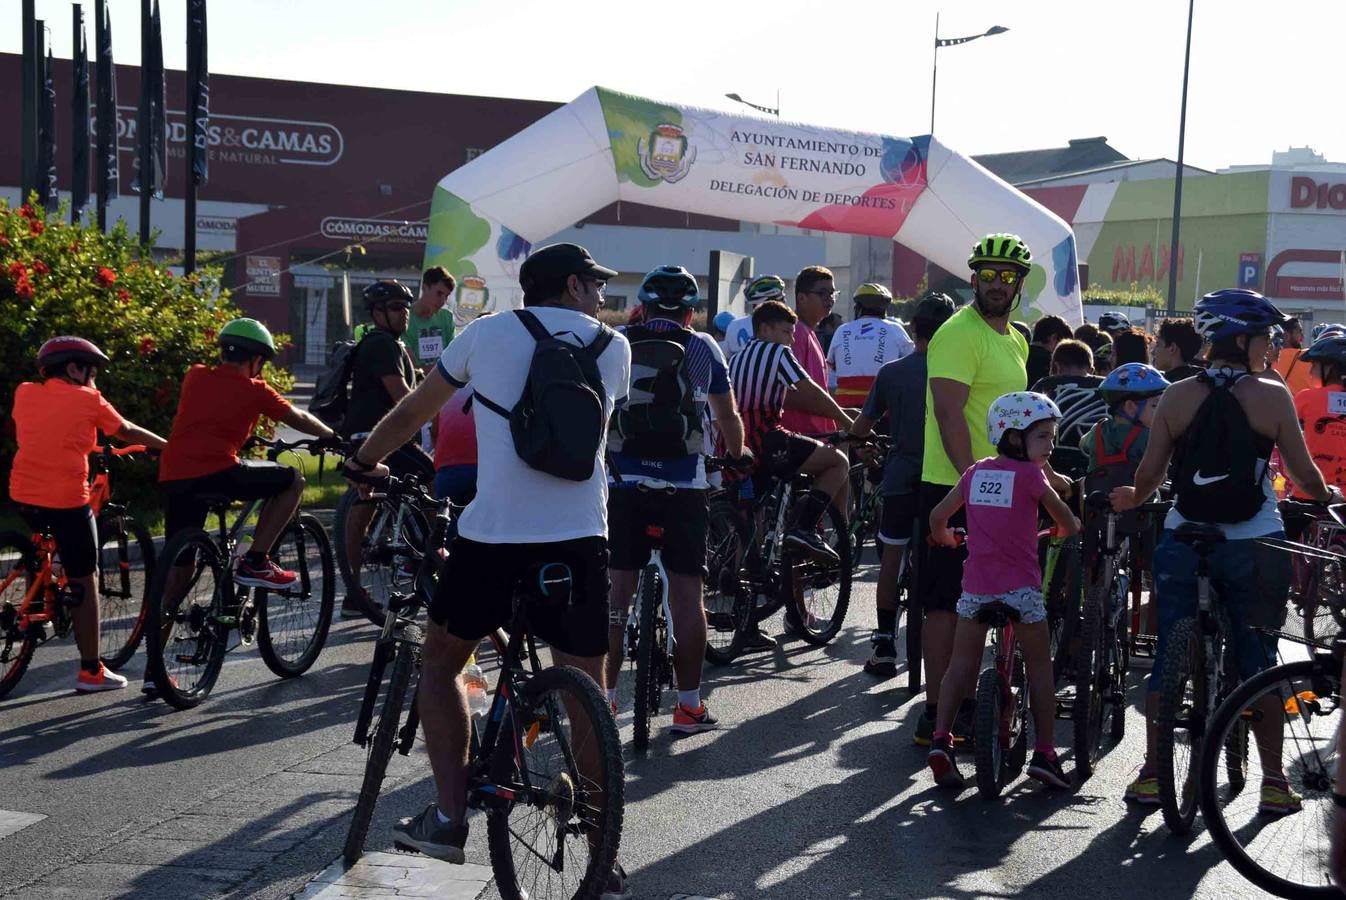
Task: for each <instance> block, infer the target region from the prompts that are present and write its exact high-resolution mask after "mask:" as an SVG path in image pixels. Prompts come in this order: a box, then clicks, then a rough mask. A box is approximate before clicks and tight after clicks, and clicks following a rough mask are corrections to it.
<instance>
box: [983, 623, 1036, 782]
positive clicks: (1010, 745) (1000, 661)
mask: <svg viewBox="0 0 1346 900" xmlns="http://www.w3.org/2000/svg"><path fill="white" fill-rule="evenodd" d="M977 621H978V622H980V623H982V624H983V625H987V626H989V627H990V628H991V648H992V651H993V653H994V656H995V661H994V663H993V664H992V665H990V666H988V667H987V668H985V669H983V670H982V672H981V674H980V675H979V676H977V695H976V696H977V713H976V725H975V726H974V728H975V730H974V732H973V735H974V737H973V740H974V746H975V752H974V756H973V759H974V760H975V762H976V771H977V793H978V794H979V795H980V796H981V798H982V799H983V800H994V799H995V798H996V797H999V796H1000V792H1001V791H1002V790H1003V789H1004V787H1005V785H1007V784H1009V783H1010V782H1011V781H1013V780H1014V779H1015V778H1017V777H1018V776H1019V773H1020V772H1022V771H1023V768H1024V764H1025V763H1027V762H1028V722H1029V716H1030V711H1029V695H1028V677H1027V674H1026V670H1025V668H1024V659H1023V654H1022V653H1021V652H1020V650H1019V642H1018V641H1017V640H1016V639H1015V637H1014V623H1015V622H1018V621H1019V611H1018V610H1016V609H1014V608H1012V607H1009V606H1006V605H1005V604H1003V603H990V604H987V605H986V606H983V607H982V608H981V609H979V610H978V611H977Z"/></svg>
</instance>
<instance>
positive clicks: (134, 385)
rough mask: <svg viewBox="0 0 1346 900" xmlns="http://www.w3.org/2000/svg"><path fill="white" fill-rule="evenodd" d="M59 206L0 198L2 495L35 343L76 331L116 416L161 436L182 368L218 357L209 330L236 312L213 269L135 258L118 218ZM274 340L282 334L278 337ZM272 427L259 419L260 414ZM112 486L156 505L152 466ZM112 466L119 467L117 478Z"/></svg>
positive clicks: (283, 380) (277, 376)
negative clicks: (20, 390) (105, 223)
mask: <svg viewBox="0 0 1346 900" xmlns="http://www.w3.org/2000/svg"><path fill="white" fill-rule="evenodd" d="M68 217H69V214H68V212H67V210H66V209H65V208H64V207H63V208H62V209H61V210H60V212H58V213H55V214H52V215H51V216H48V215H47V214H46V213H45V212H44V211H43V210H42V209H41V208H40V207H39V208H36V209H35V208H34V207H33V206H30V205H24V206H22V207H20V208H19V209H17V210H15V209H11V208H10V207H9V205H8V204H7V203H5V202H3V201H0V417H2V418H3V429H0V479H3V482H4V485H5V492H4V495H3V496H4V497H5V499H8V493H9V492H8V484H9V469H10V465H11V463H12V461H13V458H14V450H15V442H14V422H13V419H12V418H11V417H10V412H11V409H12V404H13V400H14V391H15V389H16V388H17V387H18V386H19V383H20V382H23V381H31V380H36V379H37V378H38V371H37V362H36V357H37V350H38V348H39V347H41V346H42V343H43V342H44V341H46V340H47V339H49V338H52V337H56V336H57V335H63V334H73V335H79V336H80V337H84V338H87V339H89V340H91V341H93V342H94V343H95V344H97V345H98V346H99V347H101V348H102V350H103V352H104V353H106V354H107V355H108V356H109V357H110V358H111V360H112V364H111V365H110V366H109V367H108V369H107V371H106V372H103V373H100V374H99V376H98V388H99V390H100V391H101V392H102V393H103V396H105V397H106V398H107V399H108V401H109V402H111V403H112V405H113V406H115V407H116V408H117V411H118V412H120V413H121V414H122V416H124V417H125V418H127V419H130V420H131V421H132V422H135V423H136V424H137V425H141V426H143V427H145V428H149V429H150V430H151V431H155V432H157V433H159V434H161V435H164V436H165V437H167V435H168V432H169V428H170V426H171V425H172V421H173V414H174V412H175V410H176V409H177V402H178V390H179V387H180V386H181V384H182V378H183V375H184V374H185V373H186V371H187V368H188V367H189V366H191V365H193V364H195V363H203V362H204V363H209V362H214V361H216V360H218V358H219V352H218V349H217V346H216V344H215V336H216V333H217V331H218V329H219V328H220V326H221V325H223V323H225V322H227V321H228V320H229V319H231V318H234V317H235V316H238V315H239V311H238V309H237V308H236V307H235V306H234V305H233V304H232V303H230V302H229V295H228V292H227V291H224V290H222V289H221V288H220V270H219V269H203V270H200V271H198V272H196V273H195V274H193V275H191V276H189V277H187V278H176V277H174V276H173V274H172V273H171V272H169V271H168V269H166V268H163V267H162V266H159V265H157V264H155V263H154V262H153V260H152V259H141V257H140V253H141V248H140V246H139V244H138V243H137V241H136V240H135V238H134V237H133V236H132V235H130V234H129V233H128V232H127V230H126V225H125V223H123V222H118V223H117V225H116V226H115V227H114V228H113V229H112V230H111V231H110V232H109V233H108V234H103V233H102V232H100V231H98V229H97V228H93V227H88V228H86V227H81V226H72V225H70V224H69V223H68V221H67V219H68ZM277 340H278V343H279V342H285V341H286V338H285V336H284V335H278V336H277ZM263 377H265V378H266V379H267V380H268V381H269V382H270V383H271V384H272V385H273V386H275V387H276V388H277V390H281V391H285V390H288V389H289V388H290V386H291V385H292V383H293V379H291V378H290V376H289V375H288V373H286V372H283V371H281V370H277V369H273V368H272V367H270V366H268V367H267V369H266V371H265V372H264V373H263ZM264 425H266V426H267V427H268V429H269V428H270V427H271V426H270V424H269V423H264ZM127 468H128V471H127V472H126V473H125V474H126V477H125V478H120V477H119V483H120V484H121V485H122V486H121V488H120V489H119V494H120V495H121V496H122V497H124V498H142V499H143V501H144V502H145V503H149V504H154V503H157V496H158V494H157V491H155V490H153V489H152V488H150V489H148V490H146V488H149V487H150V482H152V481H153V480H154V478H155V472H154V470H153V466H145V465H135V466H131V467H127ZM120 474H121V473H119V476H120Z"/></svg>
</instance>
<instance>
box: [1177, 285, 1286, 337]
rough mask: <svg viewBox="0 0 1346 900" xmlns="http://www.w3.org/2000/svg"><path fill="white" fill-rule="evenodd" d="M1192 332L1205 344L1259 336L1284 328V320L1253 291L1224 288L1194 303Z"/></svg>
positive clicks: (1274, 307) (1278, 312)
mask: <svg viewBox="0 0 1346 900" xmlns="http://www.w3.org/2000/svg"><path fill="white" fill-rule="evenodd" d="M1192 318H1193V319H1194V321H1195V324H1196V330H1197V332H1198V333H1200V335H1201V336H1202V337H1203V338H1205V339H1206V340H1208V341H1219V340H1223V339H1224V338H1231V337H1237V336H1239V335H1241V334H1263V333H1265V332H1269V331H1271V327H1272V326H1273V325H1284V324H1285V321H1286V316H1285V315H1284V314H1283V313H1282V312H1281V311H1280V310H1279V309H1277V308H1276V305H1275V304H1274V303H1272V302H1271V301H1270V300H1268V299H1267V298H1266V297H1263V296H1262V295H1261V294H1259V293H1257V291H1249V290H1244V289H1243V288H1226V289H1224V290H1222V291H1213V292H1212V293H1209V294H1207V295H1206V296H1204V297H1202V298H1201V299H1200V300H1199V301H1197V304H1196V307H1195V308H1194V309H1193V310H1192Z"/></svg>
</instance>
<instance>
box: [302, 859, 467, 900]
mask: <svg viewBox="0 0 1346 900" xmlns="http://www.w3.org/2000/svg"><path fill="white" fill-rule="evenodd" d="M490 881H491V869H490V867H489V866H479V865H475V864H473V863H466V864H464V865H461V866H455V865H451V864H449V863H446V862H441V861H440V860H437V859H431V858H430V857H428V856H421V855H420V854H415V853H366V854H365V855H364V856H362V857H360V861H359V862H357V863H356V864H355V865H353V866H351V867H350V868H349V869H348V868H346V863H345V861H344V860H343V859H342V858H341V857H337V858H336V860H334V861H333V862H332V864H331V865H330V866H328V867H327V868H326V869H324V870H323V871H321V872H319V873H318V874H317V875H315V876H313V880H312V881H310V882H309V883H308V884H307V885H305V886H304V889H303V890H302V891H300V892H299V893H297V894H294V895H292V900H337V898H343V897H362V898H369V900H380V898H385V897H407V896H410V895H412V894H414V895H415V896H425V897H430V896H433V897H437V898H440V900H475V898H476V896H477V895H478V894H480V893H481V892H482V890H483V889H484V888H485V887H486V885H488V884H489V883H490ZM409 892H410V893H409Z"/></svg>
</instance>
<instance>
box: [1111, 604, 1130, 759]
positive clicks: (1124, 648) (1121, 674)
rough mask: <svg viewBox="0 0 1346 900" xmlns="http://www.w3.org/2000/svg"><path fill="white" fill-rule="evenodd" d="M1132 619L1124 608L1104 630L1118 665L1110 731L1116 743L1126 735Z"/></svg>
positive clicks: (1115, 662) (1113, 657) (1113, 661)
mask: <svg viewBox="0 0 1346 900" xmlns="http://www.w3.org/2000/svg"><path fill="white" fill-rule="evenodd" d="M1130 621H1131V620H1130V617H1129V616H1128V615H1127V614H1126V610H1123V611H1122V615H1121V616H1119V617H1118V618H1116V619H1114V620H1113V624H1112V625H1110V626H1109V627H1108V628H1107V629H1106V631H1105V632H1104V635H1105V640H1106V641H1108V643H1107V645H1106V646H1107V647H1108V652H1109V653H1110V654H1112V656H1111V660H1112V663H1111V664H1112V665H1115V666H1116V667H1117V668H1116V675H1115V676H1114V677H1115V686H1116V689H1117V696H1116V697H1115V698H1113V699H1114V702H1113V705H1112V725H1111V728H1110V729H1109V733H1108V736H1109V737H1110V738H1111V739H1112V742H1113V743H1114V744H1120V743H1121V742H1122V739H1123V738H1125V737H1126V688H1127V679H1128V678H1130V676H1131V653H1130V650H1129V649H1128V648H1130V646H1131V630H1130V629H1131V624H1130Z"/></svg>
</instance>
